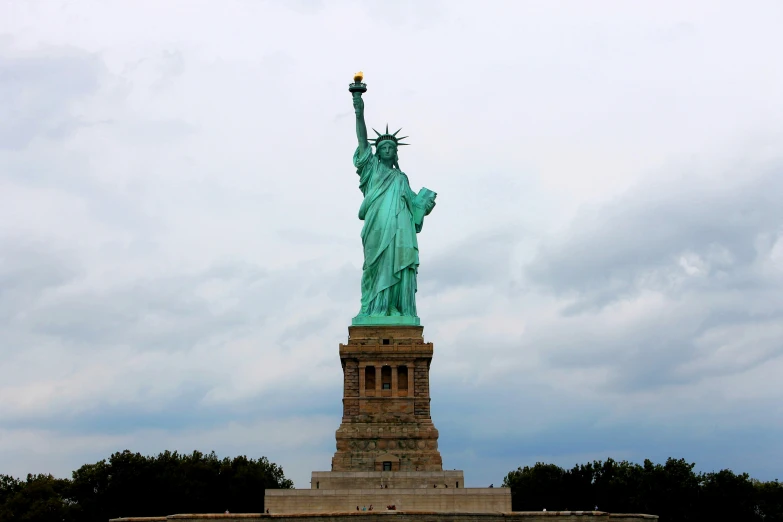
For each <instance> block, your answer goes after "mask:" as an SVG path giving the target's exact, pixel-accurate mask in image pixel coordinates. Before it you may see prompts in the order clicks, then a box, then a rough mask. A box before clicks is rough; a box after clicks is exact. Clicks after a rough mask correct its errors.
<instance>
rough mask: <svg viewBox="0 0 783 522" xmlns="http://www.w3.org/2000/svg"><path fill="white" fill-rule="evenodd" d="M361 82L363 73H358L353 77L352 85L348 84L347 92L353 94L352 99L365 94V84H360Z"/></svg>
mask: <svg viewBox="0 0 783 522" xmlns="http://www.w3.org/2000/svg"><path fill="white" fill-rule="evenodd" d="M362 80H364V73H363V72H361V71H359V72H358V73H356V74H354V75H353V83H349V84H348V90H349V91H351V92H352V93H353V96H354V98H355V97H356V96H357V93H358V95H359V96H361V95H362V93H365V92H367V84H366V83H362Z"/></svg>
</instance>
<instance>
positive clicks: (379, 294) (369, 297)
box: [349, 73, 436, 325]
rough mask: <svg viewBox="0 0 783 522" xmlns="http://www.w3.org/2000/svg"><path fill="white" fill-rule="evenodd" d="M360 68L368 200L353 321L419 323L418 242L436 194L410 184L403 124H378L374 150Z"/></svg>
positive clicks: (361, 168) (362, 176)
mask: <svg viewBox="0 0 783 522" xmlns="http://www.w3.org/2000/svg"><path fill="white" fill-rule="evenodd" d="M362 78H363V76H362V74H361V73H357V75H356V76H355V77H354V81H355V83H353V84H351V85H350V86H349V90H350V91H351V92H352V93H353V106H354V110H355V112H356V137H357V139H358V141H359V145H358V147H357V148H356V152H355V153H354V155H353V164H354V166H355V167H356V169H357V170H356V173H357V174H358V175H359V190H361V191H362V194H363V195H364V200H363V201H362V204H361V206H360V207H359V219H361V220H363V221H364V226H363V227H362V234H361V235H362V245H363V246H364V265H363V266H362V303H361V309H360V311H359V315H357V316H356V317H354V319H353V324H354V325H373V324H376V325H382V324H386V325H388V324H398V325H418V324H419V318H418V316H417V315H416V275H417V273H418V268H419V245H418V241H417V238H416V234H417V233H419V232H421V229H422V225H423V222H424V216H426V215H428V214H429V213H430V212H431V211H432V209H433V207H434V206H435V196H436V194H435V193H434V192H432V191H431V190H429V189H426V188H422V189H421V190H420V191H419V193H418V194H417V193H415V192H413V191H412V190H411V187H410V184H409V183H408V177H407V176H406V175H405V173H404V172H402V171H401V170H400V164H399V159H398V156H397V148H398V147H399V146H401V145H407V144H406V143H401V140H403V139H405V138H406V137H407V136H405V137H401V138H398V137H397V134H398V133H399V132H400V131H399V130H398V131H397V132H395V133H393V134H390V133H389V126H388V125H387V126H386V132H385V133H384V134H381V133H379V132H378V131H376V130H375V129H373V131H374V132H375V134H376V137H375V138H373V139H372V141H373V145H374V146H375V154H373V153H372V148H371V146H370V141H369V140H368V138H367V125H366V124H365V122H364V100H363V99H362V93H363V92H366V91H367V87H366V85H365V84H363V83H361V81H362Z"/></svg>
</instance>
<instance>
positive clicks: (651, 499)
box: [503, 458, 783, 522]
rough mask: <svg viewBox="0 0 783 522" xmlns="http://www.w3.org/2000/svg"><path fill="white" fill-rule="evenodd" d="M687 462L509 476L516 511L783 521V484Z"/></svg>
mask: <svg viewBox="0 0 783 522" xmlns="http://www.w3.org/2000/svg"><path fill="white" fill-rule="evenodd" d="M694 466H695V464H692V463H688V462H686V461H685V459H672V458H669V459H667V460H666V463H665V464H653V463H652V462H651V461H649V460H645V461H644V463H643V464H634V463H631V462H627V461H624V460H623V461H620V462H617V461H615V460H612V459H607V460H606V461H603V462H602V461H600V460H596V461H593V462H589V463H587V464H577V465H575V466H574V467H573V468H571V469H563V468H561V467H559V466H556V465H554V464H545V463H542V462H539V463H537V464H536V465H535V466H532V467H530V466H525V467H524V468H518V469H517V470H516V471H512V472H510V473H509V474H508V475H506V478H505V479H504V480H503V486H504V487H508V488H511V503H512V509H513V510H514V511H541V510H543V509H546V510H547V511H589V510H594V509H598V510H600V511H607V512H610V513H647V514H651V515H658V516H659V517H660V519H659V520H660V522H701V521H704V522H707V521H710V522H714V521H715V520H736V521H742V522H755V521H759V522H762V521H763V522H783V484H781V483H780V482H779V481H777V480H774V481H770V482H761V481H758V480H754V479H752V478H750V477H749V476H748V474H747V473H742V474H736V473H734V472H733V471H731V470H728V469H724V470H721V471H717V472H709V473H701V472H698V473H697V472H694V470H693V468H694Z"/></svg>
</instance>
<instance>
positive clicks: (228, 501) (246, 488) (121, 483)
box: [0, 450, 293, 522]
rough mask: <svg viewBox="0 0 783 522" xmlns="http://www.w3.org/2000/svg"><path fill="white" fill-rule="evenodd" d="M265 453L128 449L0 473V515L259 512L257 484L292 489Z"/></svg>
mask: <svg viewBox="0 0 783 522" xmlns="http://www.w3.org/2000/svg"><path fill="white" fill-rule="evenodd" d="M292 487H293V482H292V481H291V480H288V479H286V478H285V476H284V474H283V468H281V467H280V466H278V465H276V464H274V463H272V462H269V460H267V458H266V457H261V458H259V459H248V458H247V457H246V456H240V457H235V458H234V459H229V458H223V459H219V458H218V457H217V455H215V452H214V451H213V452H212V453H209V454H204V453H201V452H199V451H194V452H193V453H191V454H180V453H177V452H176V451H175V452H170V451H166V452H163V453H161V454H159V455H157V456H143V455H141V454H140V453H132V452H130V451H128V450H126V451H123V452H118V453H114V454H113V455H112V456H111V457H109V459H108V460H106V459H104V460H101V461H99V462H96V463H95V464H85V465H84V466H82V467H80V468H79V469H77V470H76V471H74V472H73V475H72V478H70V479H60V478H55V477H53V476H52V475H45V474H43V475H27V479H26V480H20V479H16V478H14V477H11V476H8V475H2V474H0V522H76V521H80V522H81V521H84V522H107V521H108V520H109V519H110V518H118V517H129V516H138V517H144V516H165V515H171V514H174V513H223V512H224V511H226V510H229V511H231V512H233V513H261V512H263V511H264V490H266V489H280V488H292Z"/></svg>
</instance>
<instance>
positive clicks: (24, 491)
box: [0, 475, 77, 522]
mask: <svg viewBox="0 0 783 522" xmlns="http://www.w3.org/2000/svg"><path fill="white" fill-rule="evenodd" d="M69 487H70V483H69V481H68V480H67V479H57V478H54V477H53V476H51V475H27V480H26V481H24V482H22V481H17V480H16V479H13V478H12V477H8V476H6V475H3V476H2V478H0V491H1V493H0V500H1V501H2V504H0V520H2V521H3V522H6V521H8V522H63V521H66V522H69V521H72V520H77V519H76V518H74V506H73V501H72V500H71V499H70V498H69V497H68V495H69Z"/></svg>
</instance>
